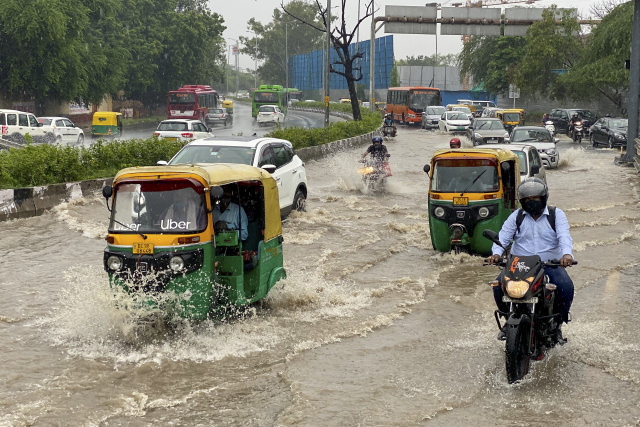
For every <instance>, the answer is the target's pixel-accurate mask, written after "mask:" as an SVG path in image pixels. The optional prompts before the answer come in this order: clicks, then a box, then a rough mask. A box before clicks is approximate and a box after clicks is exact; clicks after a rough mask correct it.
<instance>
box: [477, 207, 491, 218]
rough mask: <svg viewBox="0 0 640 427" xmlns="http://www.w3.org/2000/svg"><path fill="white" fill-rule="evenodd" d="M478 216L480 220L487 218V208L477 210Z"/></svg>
mask: <svg viewBox="0 0 640 427" xmlns="http://www.w3.org/2000/svg"><path fill="white" fill-rule="evenodd" d="M478 215H480V218H486V217H488V216H489V208H488V207H486V206H483V207H481V208H480V209H478Z"/></svg>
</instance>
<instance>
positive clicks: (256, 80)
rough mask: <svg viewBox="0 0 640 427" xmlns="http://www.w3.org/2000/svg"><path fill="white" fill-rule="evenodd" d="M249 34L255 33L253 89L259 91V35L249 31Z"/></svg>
mask: <svg viewBox="0 0 640 427" xmlns="http://www.w3.org/2000/svg"><path fill="white" fill-rule="evenodd" d="M247 33H253V35H254V36H255V39H256V51H255V55H256V60H255V65H254V68H253V87H254V88H256V89H257V88H258V33H256V32H255V31H253V30H247Z"/></svg>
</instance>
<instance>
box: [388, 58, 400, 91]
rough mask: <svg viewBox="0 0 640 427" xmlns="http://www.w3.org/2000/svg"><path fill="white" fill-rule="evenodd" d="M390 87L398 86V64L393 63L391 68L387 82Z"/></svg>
mask: <svg viewBox="0 0 640 427" xmlns="http://www.w3.org/2000/svg"><path fill="white" fill-rule="evenodd" d="M389 84H390V85H391V87H398V86H400V74H398V64H397V63H396V64H393V68H392V69H391V82H390V83H389Z"/></svg>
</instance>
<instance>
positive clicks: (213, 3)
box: [209, 0, 603, 69]
mask: <svg viewBox="0 0 640 427" xmlns="http://www.w3.org/2000/svg"><path fill="white" fill-rule="evenodd" d="M311 1H313V0H311ZM434 1H435V2H438V3H440V4H441V5H442V6H445V7H446V6H453V4H454V3H465V0H439V1H438V0H421V1H416V0H376V7H377V8H379V11H378V14H383V13H384V7H385V6H386V5H400V6H424V5H425V4H426V3H432V2H434ZM506 1H508V0H506ZM602 1H603V0H537V1H536V2H535V3H534V4H533V5H526V4H525V2H524V1H522V2H520V3H513V4H510V5H502V6H500V7H502V8H503V9H504V7H511V6H528V7H529V6H535V7H548V6H550V5H552V4H556V5H557V6H558V7H561V8H575V7H577V8H578V13H579V14H580V16H581V17H582V18H585V19H586V18H589V9H590V7H591V5H593V4H602ZM286 2H288V0H285V3H286ZM358 2H360V7H361V13H364V4H365V2H366V1H365V0H347V22H355V20H356V18H357V16H358ZM313 3H314V4H315V1H313ZM280 4H281V1H280V0H209V6H210V8H211V10H212V11H214V12H217V13H218V14H220V15H222V16H223V17H224V20H225V25H226V26H227V29H226V30H225V32H224V33H223V36H224V37H225V38H227V43H228V44H229V45H231V44H234V42H232V41H231V40H228V39H237V38H238V37H239V36H241V35H242V36H246V37H253V33H250V32H248V31H247V21H248V20H249V19H251V18H256V19H257V20H258V21H260V22H262V23H264V24H266V23H268V22H270V21H271V20H272V18H273V10H274V9H276V8H279V7H280ZM321 4H324V5H326V0H321ZM341 4H342V1H341V0H332V1H331V6H332V10H333V11H334V14H337V13H339V12H340V5H341ZM496 7H499V6H496ZM363 24H364V25H362V26H361V28H360V40H361V41H362V40H369V33H370V31H371V30H370V29H371V24H370V21H365V22H364V23H363ZM386 35H389V34H385V33H384V30H383V29H380V30H379V31H378V32H377V33H376V37H383V36H386ZM461 48H462V41H461V39H460V36H438V53H439V54H443V55H444V54H450V53H458V52H460V49H461ZM283 49H284V47H283ZM394 53H395V58H396V59H404V58H406V57H407V56H418V55H425V56H430V55H433V54H435V53H436V36H435V35H406V34H395V35H394ZM233 61H234V60H233V59H232V60H231V62H232V63H233ZM240 66H241V67H243V68H251V69H253V67H254V61H253V60H252V59H251V58H250V57H248V56H245V55H240Z"/></svg>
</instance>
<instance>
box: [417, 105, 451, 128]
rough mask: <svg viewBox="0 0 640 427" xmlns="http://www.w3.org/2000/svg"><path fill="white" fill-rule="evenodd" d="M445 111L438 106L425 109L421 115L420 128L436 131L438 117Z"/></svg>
mask: <svg viewBox="0 0 640 427" xmlns="http://www.w3.org/2000/svg"><path fill="white" fill-rule="evenodd" d="M445 111H447V109H446V108H444V107H442V106H440V105H434V106H430V107H427V109H426V110H425V112H424V113H422V119H421V122H420V127H422V129H436V128H437V127H438V122H439V121H440V116H442V114H443V113H444V112H445Z"/></svg>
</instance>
